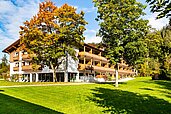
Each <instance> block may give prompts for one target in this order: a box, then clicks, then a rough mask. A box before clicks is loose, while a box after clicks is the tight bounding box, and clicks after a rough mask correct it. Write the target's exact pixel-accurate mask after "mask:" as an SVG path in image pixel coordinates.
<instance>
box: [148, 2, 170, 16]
mask: <svg viewBox="0 0 171 114" xmlns="http://www.w3.org/2000/svg"><path fill="white" fill-rule="evenodd" d="M146 2H147V3H149V5H150V8H151V11H152V12H159V14H158V16H157V19H159V18H162V17H170V16H171V13H170V11H171V1H170V0H146Z"/></svg>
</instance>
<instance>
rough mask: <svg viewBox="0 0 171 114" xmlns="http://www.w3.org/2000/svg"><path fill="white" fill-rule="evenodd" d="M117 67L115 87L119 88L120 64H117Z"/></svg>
mask: <svg viewBox="0 0 171 114" xmlns="http://www.w3.org/2000/svg"><path fill="white" fill-rule="evenodd" d="M116 65H117V68H116V70H115V71H116V73H115V74H116V78H115V87H118V70H119V65H118V63H117V64H116Z"/></svg>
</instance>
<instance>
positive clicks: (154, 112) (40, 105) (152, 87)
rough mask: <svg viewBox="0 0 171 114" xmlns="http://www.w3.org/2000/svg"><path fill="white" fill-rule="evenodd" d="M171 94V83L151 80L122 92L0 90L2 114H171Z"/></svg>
mask: <svg viewBox="0 0 171 114" xmlns="http://www.w3.org/2000/svg"><path fill="white" fill-rule="evenodd" d="M170 94H171V82H169V81H152V80H151V78H150V77H145V78H137V79H135V80H131V81H128V82H126V83H122V84H119V88H115V87H114V85H113V84H91V85H72V86H69V85H67V86H59V85H58V86H39V87H37V86H36V87H20V88H0V106H1V108H0V114H1V113H5V111H6V110H8V111H10V110H12V112H13V113H17V114H19V113H23V112H24V113H26V114H29V113H30V114H32V113H34V112H35V110H39V111H37V113H40V114H41V113H43V112H44V113H45V112H47V113H68V114H103V113H129V114H137V113H143V114H145V113H148V114H158V113H159V114H160V113H163V114H169V113H170V112H171V108H170V107H171V96H170ZM10 107H13V108H10ZM28 107H29V108H28ZM29 109H30V110H29ZM37 113H36V114H37Z"/></svg>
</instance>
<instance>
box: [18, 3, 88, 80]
mask: <svg viewBox="0 0 171 114" xmlns="http://www.w3.org/2000/svg"><path fill="white" fill-rule="evenodd" d="M86 24H87V22H86V21H85V20H84V12H82V11H81V12H80V13H76V9H75V8H74V7H72V6H69V5H67V4H64V5H62V6H61V7H59V8H58V7H57V6H55V5H54V3H53V2H51V1H47V2H42V3H41V4H40V7H39V12H38V13H37V15H36V16H34V17H33V18H31V20H30V21H26V22H24V26H20V28H21V31H20V39H21V44H24V46H25V49H27V51H28V52H29V53H34V54H35V55H36V56H34V57H33V61H32V62H33V63H36V64H46V65H49V66H51V68H52V70H53V81H56V71H57V70H58V68H59V65H61V64H64V62H65V60H66V57H67V55H70V56H71V57H73V58H74V59H76V52H75V49H74V48H78V47H79V46H80V45H82V44H83V41H84V39H85V38H84V36H83V32H84V31H85V27H84V26H85V25H86Z"/></svg>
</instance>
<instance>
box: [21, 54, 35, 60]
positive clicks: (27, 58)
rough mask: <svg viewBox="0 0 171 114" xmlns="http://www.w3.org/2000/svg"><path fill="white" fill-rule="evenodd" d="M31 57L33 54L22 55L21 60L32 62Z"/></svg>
mask: <svg viewBox="0 0 171 114" xmlns="http://www.w3.org/2000/svg"><path fill="white" fill-rule="evenodd" d="M32 56H34V55H33V54H31V55H30V54H23V55H22V60H28V61H31V60H32Z"/></svg>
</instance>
